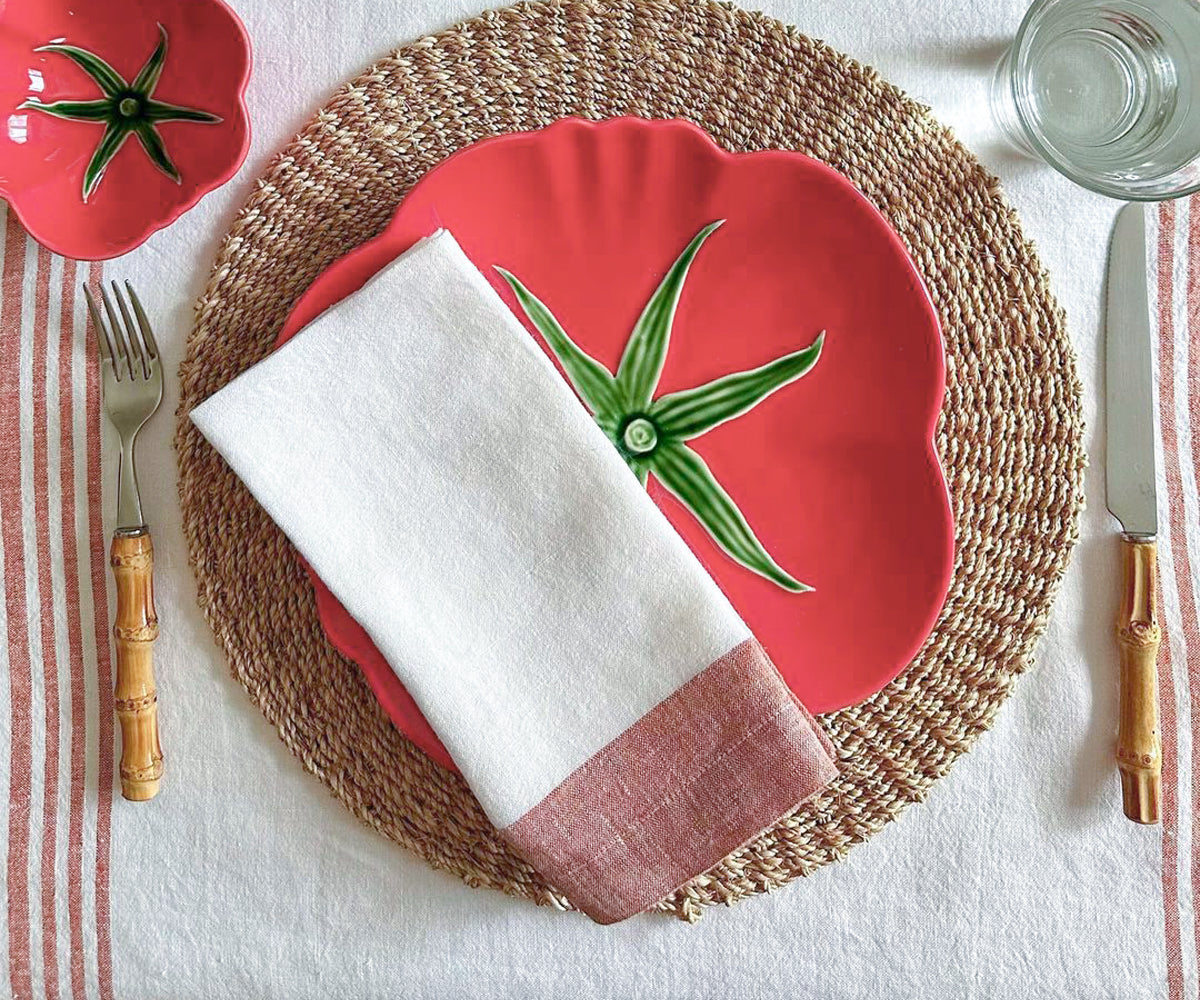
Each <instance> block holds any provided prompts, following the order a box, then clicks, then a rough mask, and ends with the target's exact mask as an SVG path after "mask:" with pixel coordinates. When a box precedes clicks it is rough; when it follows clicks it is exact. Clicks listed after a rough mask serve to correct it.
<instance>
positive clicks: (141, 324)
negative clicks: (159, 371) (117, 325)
mask: <svg viewBox="0 0 1200 1000" xmlns="http://www.w3.org/2000/svg"><path fill="white" fill-rule="evenodd" d="M125 291H126V292H128V293H129V301H130V302H131V303H132V304H133V313H134V315H135V316H137V321H138V329H140V330H141V331H142V339H143V340H144V341H145V342H146V348H147V349H148V350H149V352H150V357H152V358H156V359H157V358H158V344H157V342H156V341H155V340H154V331H153V330H152V329H150V321H149V320H148V319H146V311H145V310H144V309H143V308H142V302H141V299H139V298H138V297H137V292H135V291H134V290H133V285H131V284H130V283H129V282H128V281H126V282H125Z"/></svg>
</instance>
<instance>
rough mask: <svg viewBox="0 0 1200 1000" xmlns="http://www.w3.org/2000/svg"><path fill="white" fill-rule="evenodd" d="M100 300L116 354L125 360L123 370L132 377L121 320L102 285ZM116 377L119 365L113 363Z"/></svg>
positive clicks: (118, 372)
mask: <svg viewBox="0 0 1200 1000" xmlns="http://www.w3.org/2000/svg"><path fill="white" fill-rule="evenodd" d="M100 300H101V301H102V302H103V303H104V311H105V312H106V313H107V314H108V322H109V326H110V329H111V333H112V336H113V340H115V341H116V342H117V350H116V354H117V356H118V357H119V358H120V359H121V360H122V361H124V362H125V371H126V373H127V374H128V375H129V377H130V378H133V362H132V360H131V355H130V353H129V352H130V349H129V347H128V345H127V344H126V343H125V336H124V334H123V333H122V331H121V321H120V320H118V319H117V311H116V310H115V309H114V308H113V304H112V301H111V300H110V299H109V297H108V292H106V291H105V290H104V286H103V285H101V286H100ZM113 367H114V368H115V369H116V372H117V377H118V378H119V377H120V375H121V366H120V365H119V364H116V363H114V365H113Z"/></svg>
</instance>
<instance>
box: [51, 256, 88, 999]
mask: <svg viewBox="0 0 1200 1000" xmlns="http://www.w3.org/2000/svg"><path fill="white" fill-rule="evenodd" d="M75 279H76V275H75V261H73V260H64V261H63V277H62V282H63V285H62V311H61V322H60V323H59V337H58V407H59V438H60V440H59V445H60V449H61V452H62V459H61V463H60V465H59V483H58V485H59V491H60V492H61V494H62V550H63V577H64V579H65V582H66V606H67V607H66V610H67V658H68V660H69V661H70V665H71V743H70V754H71V764H70V767H71V790H70V812H69V818H68V821H67V933H68V934H69V940H70V941H71V943H72V944H71V948H70V956H71V996H72V997H73V998H74V1000H84V997H85V996H86V986H85V981H84V964H83V829H84V828H83V807H84V797H85V793H86V787H85V782H86V775H87V694H86V688H85V681H84V670H86V669H87V667H86V665H85V664H84V662H83V624H82V622H81V620H80V612H79V551H78V548H77V546H78V545H79V535H78V532H77V531H76V528H75V513H76V511H75V424H74V421H75Z"/></svg>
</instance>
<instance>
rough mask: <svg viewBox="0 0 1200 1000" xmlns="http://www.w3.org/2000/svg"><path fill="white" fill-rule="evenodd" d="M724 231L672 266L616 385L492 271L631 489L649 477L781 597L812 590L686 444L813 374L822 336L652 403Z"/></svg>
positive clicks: (703, 233) (540, 308)
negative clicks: (612, 449) (695, 287)
mask: <svg viewBox="0 0 1200 1000" xmlns="http://www.w3.org/2000/svg"><path fill="white" fill-rule="evenodd" d="M721 224H722V221H717V222H713V223H710V224H709V225H707V226H705V227H704V228H703V229H701V230H700V232H699V233H697V234H696V235H695V236H694V237H693V238H692V240H691V242H690V243H689V244H688V245H687V247H686V248H685V249H684V251H683V253H681V254H680V255H679V257H678V258H677V259H676V260H675V263H674V264H673V265H672V266H671V269H670V270H669V271H668V272H667V274H666V277H664V278H663V280H662V282H661V283H660V284H659V286H658V288H657V290H656V291H655V292H654V295H653V296H652V297H651V299H650V301H649V302H648V303H647V304H646V308H645V309H644V310H642V315H641V317H640V318H639V319H638V321H637V324H636V326H635V327H634V329H633V332H632V333H630V335H629V339H628V341H627V342H626V344H625V350H624V352H623V353H622V356H621V363H620V365H619V367H618V368H617V373H616V375H615V376H613V375H612V374H610V373H609V371H608V369H607V368H605V367H604V366H603V365H602V364H600V363H599V362H598V361H596V360H595V359H594V358H592V357H590V356H589V355H588V354H586V353H585V352H584V351H583V350H582V349H581V348H580V347H579V346H578V345H577V344H575V342H574V341H572V340H571V338H570V337H569V336H568V335H567V333H566V331H565V330H564V329H563V328H562V325H561V324H560V323H559V322H558V320H557V319H555V318H554V315H553V314H552V313H551V312H550V310H549V309H547V308H546V306H545V305H544V304H543V303H542V302H541V301H540V300H539V299H537V298H536V297H535V296H534V295H533V294H532V293H531V292H530V291H529V290H528V289H527V288H526V287H525V286H524V285H523V284H521V282H520V281H519V280H518V279H517V278H516V277H514V276H513V275H512V274H510V273H509V272H508V271H506V270H505V269H504V268H502V267H497V268H496V270H497V271H499V272H500V273H501V274H502V275H503V276H504V279H505V280H506V281H507V282H508V284H509V286H510V287H511V288H512V290H513V292H514V294H515V295H516V297H517V302H518V303H519V304H520V306H521V308H522V309H523V310H524V311H525V315H526V316H528V317H529V320H530V322H531V323H532V324H533V325H534V327H535V328H536V329H537V330H538V331H540V333H541V334H542V336H543V337H544V338H545V340H546V343H547V344H548V345H549V346H550V349H551V350H552V351H553V352H554V354H555V356H556V357H557V358H558V360H559V362H560V363H561V365H562V367H563V370H564V371H565V372H566V373H567V378H568V379H569V380H570V381H571V384H572V385H573V386H575V389H576V391H577V392H578V393H579V395H580V396H581V397H582V398H583V401H584V403H585V404H586V405H587V407H588V408H589V409H590V410H591V411H592V413H593V415H594V416H595V418H596V423H597V424H598V425H599V426H600V428H601V429H602V430H603V431H604V433H605V434H606V435H607V436H608V438H609V440H611V441H612V442H613V444H614V445H615V446H616V448H617V450H618V451H619V452H620V454H621V457H622V458H624V459H625V462H626V464H627V465H628V466H629V468H630V469H631V470H632V472H633V474H634V475H635V476H636V477H637V480H638V482H639V483H641V484H642V486H645V485H646V482H647V479H648V477H649V474H650V473H651V472H653V473H654V474H655V476H657V477H658V479H659V480H660V481H661V482H662V484H663V485H664V486H665V487H666V488H667V489H668V490H670V492H671V493H673V494H674V495H675V496H676V497H678V499H679V500H680V502H681V503H683V504H684V506H686V507H687V508H688V510H690V511H691V512H692V514H693V515H695V517H696V519H697V520H698V521H700V523H701V524H702V525H703V526H704V528H705V530H707V531H708V533H709V534H710V535H711V536H712V538H713V540H714V541H715V542H716V544H717V545H719V546H720V547H721V549H722V550H723V551H724V552H725V553H726V554H727V555H728V556H729V557H730V558H731V559H733V560H734V561H736V562H738V563H739V564H741V565H742V566H745V567H746V568H747V569H749V570H751V571H753V572H755V573H758V574H760V575H761V576H764V577H766V578H767V579H768V580H770V581H772V582H773V583H775V584H776V585H778V586H780V587H782V588H784V589H785V590H790V591H794V592H800V591H805V590H811V589H812V588H811V587H809V586H807V585H806V584H803V583H801V582H800V581H799V580H796V579H795V578H794V577H792V576H791V575H789V574H788V573H787V572H786V571H785V570H784V569H783V568H782V567H780V566H779V564H778V563H776V562H775V560H774V559H772V558H771V556H770V554H769V553H768V552H767V551H766V549H765V548H763V546H762V543H760V542H759V540H758V539H757V538H756V537H755V535H754V532H753V531H751V530H750V525H749V524H747V522H746V519H745V518H744V517H743V516H742V514H741V512H740V511H739V510H738V509H737V505H736V504H735V503H734V502H733V500H732V498H730V496H729V494H728V493H726V492H725V490H724V488H723V487H722V486H721V484H720V483H719V482H717V480H716V479H715V478H714V476H713V474H712V472H711V471H710V470H709V468H708V466H707V465H706V464H705V463H704V460H703V459H702V458H701V457H700V456H699V455H698V454H697V453H696V452H694V451H693V450H692V449H691V448H689V447H688V446H687V445H686V444H684V441H687V440H690V439H691V438H695V437H698V436H700V435H701V434H703V433H705V432H706V431H709V430H712V428H714V427H716V426H717V425H718V424H722V423H724V422H725V421H727V420H732V419H733V418H734V417H737V416H739V415H741V414H743V413H745V412H747V411H748V410H750V409H753V408H754V407H755V406H756V405H757V404H758V403H760V402H762V400H764V399H765V398H766V397H767V396H769V395H770V394H771V393H773V392H776V391H777V390H779V389H782V388H783V387H784V386H786V385H788V384H789V383H791V382H794V381H796V379H798V378H800V377H801V376H802V375H804V374H805V373H806V372H808V371H809V370H811V369H812V367H813V365H815V364H816V363H817V359H818V358H819V357H820V356H821V348H822V346H823V344H824V342H825V334H824V333H821V334H820V335H819V336H818V337H817V338H816V340H814V341H813V342H812V343H811V344H810V345H809V346H808V347H805V348H804V349H802V350H799V351H794V352H792V353H791V354H787V355H785V356H784V357H782V358H777V359H776V360H774V361H771V362H769V363H767V364H765V365H762V366H761V367H759V368H754V369H751V370H749V371H743V372H735V373H733V374H731V375H725V376H722V377H721V378H718V379H715V380H713V381H712V382H709V383H707V384H705V385H701V386H697V387H696V388H694V389H685V390H683V391H680V392H673V393H670V394H668V395H666V396H662V397H660V398H659V399H657V400H655V399H654V392H655V390H656V389H657V388H658V381H659V378H660V376H661V375H662V370H663V365H664V364H665V363H666V358H667V351H668V348H669V347H670V342H671V328H672V326H673V324H674V321H675V310H676V307H677V306H678V304H679V298H680V295H681V293H682V291H683V284H684V281H685V279H686V278H687V274H688V269H689V267H690V266H691V263H692V261H693V259H694V258H695V256H696V254H697V253H698V252H699V250H700V247H701V245H702V244H703V243H704V241H705V240H706V239H707V238H708V237H709V236H710V235H711V234H712V233H713V232H714V231H715V230H716V229H717V228H718V227H719V226H720V225H721Z"/></svg>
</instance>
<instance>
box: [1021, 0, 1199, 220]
mask: <svg viewBox="0 0 1200 1000" xmlns="http://www.w3.org/2000/svg"><path fill="white" fill-rule="evenodd" d="M1063 2H1064V0H1034V2H1033V3H1032V4H1030V6H1029V9H1028V10H1027V11H1026V12H1025V16H1024V17H1023V18H1022V19H1021V26H1020V27H1019V28H1017V33H1016V35H1014V36H1013V42H1012V46H1011V47H1010V49H1009V57H1008V63H1009V66H1008V80H1007V81H1006V82H1007V85H1008V89H1009V94H1010V96H1011V98H1012V104H1013V110H1014V112H1015V114H1016V116H1017V119H1018V121H1020V123H1021V132H1022V135H1023V136H1024V138H1025V141H1026V142H1028V143H1029V144H1030V145H1031V146H1032V147H1033V148H1034V150H1036V152H1037V153H1038V155H1039V156H1041V157H1042V158H1043V159H1044V160H1045V161H1046V162H1047V163H1049V164H1050V166H1052V167H1054V169H1055V170H1057V171H1058V172H1059V173H1060V174H1062V175H1063V176H1064V177H1066V178H1067V179H1068V180H1070V181H1072V182H1074V183H1075V184H1078V185H1079V186H1080V187H1082V188H1086V189H1087V190H1088V191H1091V192H1093V193H1095V194H1100V195H1104V196H1105V197H1107V198H1116V199H1118V200H1120V201H1144V202H1156V201H1173V200H1174V199H1176V198H1185V197H1187V196H1188V195H1192V194H1196V193H1197V192H1200V176H1197V178H1196V180H1195V181H1193V182H1190V183H1188V184H1185V185H1183V186H1182V187H1180V188H1178V189H1172V190H1171V191H1170V192H1169V193H1165V194H1164V193H1163V192H1162V191H1161V190H1158V191H1150V190H1137V189H1131V188H1128V187H1122V186H1121V185H1119V184H1117V183H1111V184H1110V183H1107V182H1105V181H1103V180H1097V179H1096V178H1095V177H1092V176H1088V175H1086V174H1080V173H1079V171H1078V170H1077V169H1075V168H1074V167H1073V166H1072V164H1071V163H1070V162H1069V161H1067V160H1065V159H1064V158H1063V157H1062V156H1061V155H1059V154H1058V153H1057V152H1056V151H1055V150H1054V148H1053V147H1052V146H1049V145H1047V144H1046V143H1045V142H1043V141H1042V138H1041V135H1040V134H1039V133H1038V130H1037V129H1035V128H1033V127H1032V125H1031V124H1030V121H1029V118H1028V115H1027V114H1026V109H1025V106H1024V104H1023V103H1022V100H1021V97H1020V95H1019V94H1018V88H1017V86H1016V77H1017V70H1018V68H1019V65H1020V61H1021V57H1022V54H1023V48H1024V44H1025V42H1026V41H1027V39H1028V36H1029V33H1030V31H1031V30H1032V29H1033V27H1034V25H1035V23H1036V21H1037V20H1038V19H1039V18H1040V16H1041V15H1042V14H1043V13H1044V12H1045V11H1046V9H1047V8H1049V7H1053V6H1057V5H1058V4H1060V3H1063ZM1135 2H1140V0H1135ZM1143 5H1144V4H1143ZM1196 6H1197V13H1198V14H1200V5H1196ZM1191 162H1193V163H1197V162H1200V150H1197V154H1196V157H1195V158H1194V159H1193V160H1192V161H1191ZM1153 183H1155V182H1153V181H1149V182H1146V184H1147V186H1149V185H1150V184H1153Z"/></svg>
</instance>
